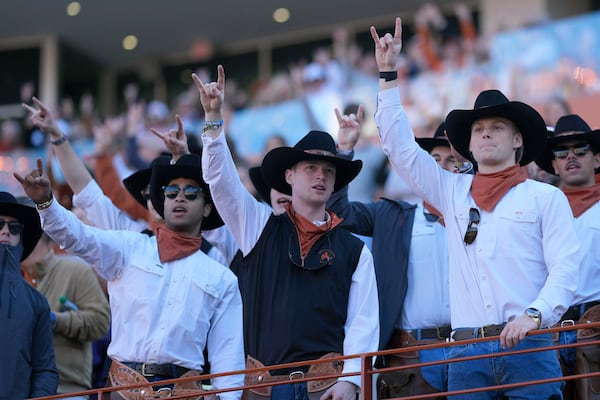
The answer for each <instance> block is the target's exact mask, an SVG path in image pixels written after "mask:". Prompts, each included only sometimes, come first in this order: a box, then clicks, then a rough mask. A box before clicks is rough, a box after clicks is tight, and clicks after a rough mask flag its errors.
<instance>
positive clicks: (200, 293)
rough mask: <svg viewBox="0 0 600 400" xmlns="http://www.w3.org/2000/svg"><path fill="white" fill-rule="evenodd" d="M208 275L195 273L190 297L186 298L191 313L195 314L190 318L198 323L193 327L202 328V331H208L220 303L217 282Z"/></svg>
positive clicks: (189, 293)
mask: <svg viewBox="0 0 600 400" xmlns="http://www.w3.org/2000/svg"><path fill="white" fill-rule="evenodd" d="M207 277H208V276H207V275H204V276H202V275H193V276H192V279H191V281H192V283H191V285H190V290H189V292H188V298H187V299H185V300H184V301H185V304H186V308H187V309H188V312H189V315H193V316H194V318H190V319H191V320H192V321H190V322H193V323H194V324H196V325H195V327H193V328H194V329H200V332H208V329H209V327H210V321H211V319H212V317H213V315H214V313H215V310H216V308H217V305H218V303H219V288H218V286H217V282H213V281H212V280H210V279H207ZM190 328H192V327H191V326H190ZM203 329H204V330H203Z"/></svg>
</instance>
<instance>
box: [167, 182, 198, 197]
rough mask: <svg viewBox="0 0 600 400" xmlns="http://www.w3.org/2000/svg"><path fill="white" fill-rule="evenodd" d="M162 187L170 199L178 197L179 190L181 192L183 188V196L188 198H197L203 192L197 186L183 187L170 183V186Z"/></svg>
mask: <svg viewBox="0 0 600 400" xmlns="http://www.w3.org/2000/svg"><path fill="white" fill-rule="evenodd" d="M162 189H163V193H164V194H165V197H167V198H169V199H174V198H176V197H177V196H178V195H179V192H181V191H182V190H183V197H185V198H186V199H187V200H196V199H197V198H198V197H199V196H200V193H202V189H201V188H197V187H193V186H186V187H184V188H183V189H182V188H180V187H179V186H175V185H169V186H163V187H162Z"/></svg>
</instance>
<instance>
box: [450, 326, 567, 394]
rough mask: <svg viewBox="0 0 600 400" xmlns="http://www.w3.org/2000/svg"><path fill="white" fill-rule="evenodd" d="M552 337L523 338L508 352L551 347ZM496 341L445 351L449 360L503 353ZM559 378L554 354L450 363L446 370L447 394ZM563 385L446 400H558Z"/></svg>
mask: <svg viewBox="0 0 600 400" xmlns="http://www.w3.org/2000/svg"><path fill="white" fill-rule="evenodd" d="M552 345H553V340H552V335H551V334H549V333H544V334H541V335H535V336H527V337H525V339H523V340H522V341H521V342H520V343H519V344H518V345H517V346H515V347H514V348H513V349H511V350H527V349H535V348H540V347H545V346H552ZM503 352H504V350H502V348H501V347H500V341H499V340H493V341H490V342H482V343H474V344H466V345H461V344H460V342H457V345H456V346H452V347H449V348H448V357H449V358H450V359H454V358H460V357H468V356H477V355H483V354H492V353H503ZM559 376H562V372H561V369H560V364H559V362H558V358H557V355H556V350H549V351H544V352H534V353H526V354H519V355H513V356H504V357H493V358H483V359H480V360H472V361H462V362H455V363H450V365H449V366H448V391H453V390H462V389H473V388H481V387H485V386H493V385H502V384H510V383H517V382H525V381H530V380H534V379H545V378H554V377H559ZM563 386H564V381H559V382H552V383H545V384H541V385H539V384H538V385H530V386H522V387H516V388H509V389H505V390H501V391H487V392H478V393H472V394H463V395H457V396H451V397H448V398H449V399H456V400H459V399H469V400H474V399H475V400H480V399H505V398H508V399H520V400H523V399H532V400H545V399H562V388H563Z"/></svg>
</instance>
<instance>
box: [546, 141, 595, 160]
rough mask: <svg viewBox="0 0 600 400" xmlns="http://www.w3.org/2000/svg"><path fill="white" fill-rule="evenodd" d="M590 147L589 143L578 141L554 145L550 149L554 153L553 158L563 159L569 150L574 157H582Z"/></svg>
mask: <svg viewBox="0 0 600 400" xmlns="http://www.w3.org/2000/svg"><path fill="white" fill-rule="evenodd" d="M590 149H591V146H590V144H589V143H580V144H575V145H573V146H556V147H555V148H553V149H552V154H554V158H558V159H560V160H564V159H565V158H567V157H568V156H569V150H571V151H573V155H575V156H576V157H583V156H584V155H585V154H586V153H587V152H588V151H590Z"/></svg>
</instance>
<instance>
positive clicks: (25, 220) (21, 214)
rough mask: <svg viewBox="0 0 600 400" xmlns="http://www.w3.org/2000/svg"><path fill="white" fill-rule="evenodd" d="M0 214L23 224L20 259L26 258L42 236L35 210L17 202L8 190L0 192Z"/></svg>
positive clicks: (38, 217)
mask: <svg viewBox="0 0 600 400" xmlns="http://www.w3.org/2000/svg"><path fill="white" fill-rule="evenodd" d="M0 214H2V215H8V216H11V217H13V218H16V219H17V220H18V221H19V222H20V223H22V224H23V233H22V234H21V240H22V242H23V255H22V256H21V261H23V260H24V259H26V258H27V256H29V254H31V252H32V251H33V249H34V248H35V246H36V245H37V243H38V241H39V240H40V238H41V237H42V233H43V231H42V226H41V224H40V216H39V214H38V212H37V210H36V209H35V208H33V207H29V206H26V205H23V204H19V202H18V201H17V199H16V198H15V196H13V195H12V194H10V193H8V192H0Z"/></svg>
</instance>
